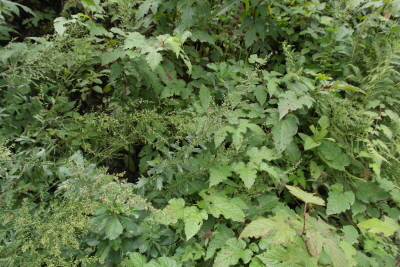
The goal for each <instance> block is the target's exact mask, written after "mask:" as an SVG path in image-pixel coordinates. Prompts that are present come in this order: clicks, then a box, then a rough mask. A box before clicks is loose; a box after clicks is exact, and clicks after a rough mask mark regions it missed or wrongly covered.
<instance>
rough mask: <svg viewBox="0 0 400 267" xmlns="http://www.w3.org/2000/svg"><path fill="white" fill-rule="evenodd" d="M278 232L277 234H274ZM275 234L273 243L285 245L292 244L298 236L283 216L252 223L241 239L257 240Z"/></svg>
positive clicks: (241, 235) (245, 229)
mask: <svg viewBox="0 0 400 267" xmlns="http://www.w3.org/2000/svg"><path fill="white" fill-rule="evenodd" d="M274 231H276V232H274ZM273 232H274V236H273V242H274V244H283V243H286V242H291V241H293V239H294V238H295V237H296V236H297V234H296V231H295V230H294V229H293V228H292V227H291V226H290V225H289V224H288V223H286V222H285V218H284V217H282V216H279V215H278V216H275V217H271V218H268V219H266V218H261V219H258V220H255V221H252V222H251V223H250V224H249V225H247V226H246V227H245V228H244V230H243V231H242V233H241V234H240V236H239V238H244V237H255V238H260V237H262V238H267V237H268V236H270V235H271V233H273Z"/></svg>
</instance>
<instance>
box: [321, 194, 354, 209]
mask: <svg viewBox="0 0 400 267" xmlns="http://www.w3.org/2000/svg"><path fill="white" fill-rule="evenodd" d="M354 200H355V196H354V193H353V192H351V191H347V192H342V190H340V191H339V190H333V191H330V192H329V197H328V199H327V202H328V204H327V207H326V214H327V215H332V214H338V213H342V212H344V211H346V210H348V209H350V207H351V205H353V203H354Z"/></svg>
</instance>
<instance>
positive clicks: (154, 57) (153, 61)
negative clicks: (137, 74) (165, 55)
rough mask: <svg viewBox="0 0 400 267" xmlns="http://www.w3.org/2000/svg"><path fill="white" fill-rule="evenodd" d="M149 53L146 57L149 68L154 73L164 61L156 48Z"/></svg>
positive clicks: (150, 49)
mask: <svg viewBox="0 0 400 267" xmlns="http://www.w3.org/2000/svg"><path fill="white" fill-rule="evenodd" d="M147 51H149V53H148V54H147V56H146V61H147V63H148V64H149V67H150V69H151V70H152V71H154V70H155V69H156V68H157V66H158V65H160V63H161V61H162V56H161V54H160V53H159V52H158V51H157V50H156V49H154V48H149V49H148V50H147Z"/></svg>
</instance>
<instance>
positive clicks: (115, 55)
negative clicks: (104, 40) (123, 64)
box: [101, 48, 125, 66]
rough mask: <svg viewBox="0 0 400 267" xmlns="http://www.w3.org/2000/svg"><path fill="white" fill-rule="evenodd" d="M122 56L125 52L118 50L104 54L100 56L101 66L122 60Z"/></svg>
mask: <svg viewBox="0 0 400 267" xmlns="http://www.w3.org/2000/svg"><path fill="white" fill-rule="evenodd" d="M123 56H125V52H124V51H123V50H122V49H120V48H117V49H115V50H113V51H111V52H105V53H103V54H102V55H101V65H102V66H104V65H106V64H108V63H110V62H112V61H116V60H117V59H119V58H122V57H123Z"/></svg>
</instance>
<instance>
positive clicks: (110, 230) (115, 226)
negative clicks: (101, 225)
mask: <svg viewBox="0 0 400 267" xmlns="http://www.w3.org/2000/svg"><path fill="white" fill-rule="evenodd" d="M123 230H124V228H123V227H122V224H121V223H120V221H119V219H118V216H117V215H112V216H111V218H110V219H109V220H108V222H107V225H106V227H105V234H106V237H107V238H108V239H110V240H114V239H116V238H117V237H119V236H120V235H121V234H122V232H123Z"/></svg>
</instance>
